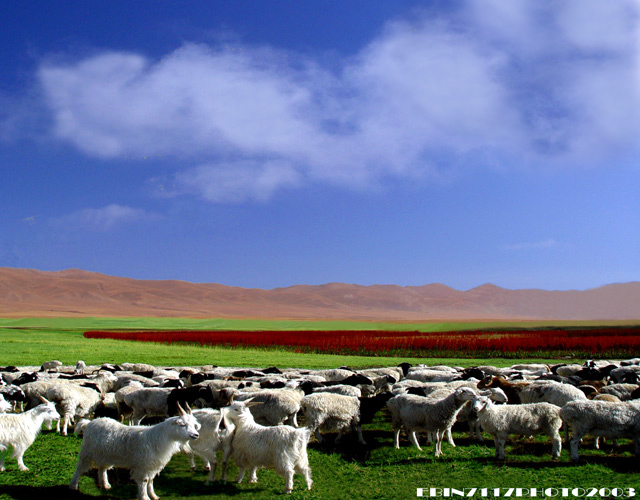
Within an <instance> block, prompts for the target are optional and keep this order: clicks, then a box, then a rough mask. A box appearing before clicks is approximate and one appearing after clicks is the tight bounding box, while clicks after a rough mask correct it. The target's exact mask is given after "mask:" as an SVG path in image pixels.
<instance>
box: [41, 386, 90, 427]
mask: <svg viewBox="0 0 640 500" xmlns="http://www.w3.org/2000/svg"><path fill="white" fill-rule="evenodd" d="M45 397H46V398H47V399H48V400H49V401H52V402H54V403H55V404H56V407H57V408H58V410H59V412H60V414H61V416H62V419H61V420H62V428H60V427H61V425H60V420H58V428H57V431H58V432H60V433H61V434H62V435H63V436H66V435H67V428H68V426H69V423H72V422H74V421H75V417H76V416H78V417H87V416H89V415H90V414H92V413H93V412H94V411H95V410H96V409H97V408H98V407H99V406H100V404H101V403H102V399H103V398H102V396H101V395H100V393H99V392H96V391H94V390H93V389H89V388H88V387H81V386H79V385H75V384H58V385H54V386H53V387H50V388H49V389H48V390H47V392H46V393H45Z"/></svg>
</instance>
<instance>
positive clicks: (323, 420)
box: [300, 392, 367, 444]
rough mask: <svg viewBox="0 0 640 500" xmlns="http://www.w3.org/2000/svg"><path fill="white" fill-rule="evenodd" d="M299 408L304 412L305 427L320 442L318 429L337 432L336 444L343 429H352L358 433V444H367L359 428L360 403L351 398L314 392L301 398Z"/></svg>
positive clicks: (356, 399)
mask: <svg viewBox="0 0 640 500" xmlns="http://www.w3.org/2000/svg"><path fill="white" fill-rule="evenodd" d="M300 407H301V409H302V411H303V412H304V418H305V421H306V426H307V427H308V428H309V430H310V431H311V432H313V433H314V434H315V436H316V439H317V440H318V442H319V443H321V442H322V436H321V435H320V429H322V430H323V431H339V434H338V436H337V437H336V443H339V442H340V440H341V438H342V433H343V432H344V430H345V429H348V428H352V429H355V430H356V432H357V433H358V442H360V443H361V444H367V443H366V442H365V440H364V437H363V436H362V428H361V427H360V401H359V400H358V398H354V397H352V396H344V395H342V394H333V393H330V392H314V393H313V394H309V395H307V396H305V397H304V398H302V402H301V403H300Z"/></svg>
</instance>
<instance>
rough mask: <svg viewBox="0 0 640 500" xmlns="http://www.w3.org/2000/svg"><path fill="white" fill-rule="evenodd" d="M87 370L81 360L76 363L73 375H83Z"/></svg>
mask: <svg viewBox="0 0 640 500" xmlns="http://www.w3.org/2000/svg"><path fill="white" fill-rule="evenodd" d="M86 369H87V364H86V363H85V362H84V361H82V360H81V359H80V360H78V362H77V363H76V367H75V369H74V370H73V373H74V375H84V372H85V371H86Z"/></svg>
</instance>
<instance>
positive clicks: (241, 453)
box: [221, 401, 313, 493]
mask: <svg viewBox="0 0 640 500" xmlns="http://www.w3.org/2000/svg"><path fill="white" fill-rule="evenodd" d="M259 404H261V403H255V402H250V401H246V402H242V401H235V402H233V403H232V404H231V406H228V407H226V408H223V409H222V410H221V411H222V415H223V419H224V424H225V427H226V428H227V430H228V431H229V432H230V433H231V434H232V436H233V437H232V438H231V442H230V446H227V448H226V449H225V454H224V461H223V465H222V480H223V481H224V480H225V479H226V470H227V463H228V460H229V457H230V456H231V455H232V454H233V460H234V462H235V463H236V465H237V466H238V468H239V469H240V473H239V475H238V479H237V482H238V483H240V482H242V479H243V478H244V475H245V472H246V470H247V469H249V470H250V476H249V482H251V483H256V482H257V481H258V477H257V475H256V471H257V469H258V467H267V468H270V469H275V471H276V473H277V474H278V475H280V476H282V477H284V478H285V487H284V491H285V493H291V491H292V490H293V475H294V473H295V472H297V473H299V474H302V475H304V478H305V481H306V484H307V489H309V490H310V489H311V486H312V484H313V481H312V480H311V468H310V467H309V458H308V457H307V444H308V443H309V438H310V436H311V431H310V430H309V429H305V428H303V429H296V428H294V427H291V426H288V425H278V426H275V427H265V426H263V425H260V424H257V423H256V422H255V420H254V419H253V415H252V414H251V411H249V407H250V406H253V405H259Z"/></svg>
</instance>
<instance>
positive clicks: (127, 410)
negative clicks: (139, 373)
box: [114, 380, 144, 422]
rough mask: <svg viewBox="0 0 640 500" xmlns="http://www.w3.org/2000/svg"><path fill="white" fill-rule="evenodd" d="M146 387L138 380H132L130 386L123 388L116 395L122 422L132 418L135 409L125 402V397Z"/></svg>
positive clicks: (117, 407) (117, 408)
mask: <svg viewBox="0 0 640 500" xmlns="http://www.w3.org/2000/svg"><path fill="white" fill-rule="evenodd" d="M143 387H144V386H143V385H142V384H141V383H140V382H138V381H137V380H131V381H130V382H129V384H127V385H125V386H124V387H121V388H120V389H118V390H117V391H116V392H115V393H114V397H115V402H116V410H117V412H118V416H119V418H120V422H124V419H125V418H129V419H130V418H131V416H132V415H133V408H131V407H130V406H129V405H127V404H126V403H125V402H124V397H125V396H126V395H127V394H129V393H131V392H134V391H138V390H140V389H142V388H143Z"/></svg>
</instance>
